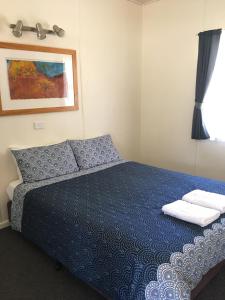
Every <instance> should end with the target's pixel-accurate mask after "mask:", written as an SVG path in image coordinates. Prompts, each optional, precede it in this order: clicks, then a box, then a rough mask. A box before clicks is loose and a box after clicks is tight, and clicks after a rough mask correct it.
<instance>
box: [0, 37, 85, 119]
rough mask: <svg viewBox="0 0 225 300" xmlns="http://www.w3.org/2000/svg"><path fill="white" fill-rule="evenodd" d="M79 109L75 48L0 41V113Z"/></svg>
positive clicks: (18, 113)
mask: <svg viewBox="0 0 225 300" xmlns="http://www.w3.org/2000/svg"><path fill="white" fill-rule="evenodd" d="M78 109H79V105H78V80H77V57H76V51H75V50H70V49H61V48H52V47H43V46H34V45H24V44H15V43H5V42H0V116H8V115H21V114H35V113H48V112H61V111H73V110H78Z"/></svg>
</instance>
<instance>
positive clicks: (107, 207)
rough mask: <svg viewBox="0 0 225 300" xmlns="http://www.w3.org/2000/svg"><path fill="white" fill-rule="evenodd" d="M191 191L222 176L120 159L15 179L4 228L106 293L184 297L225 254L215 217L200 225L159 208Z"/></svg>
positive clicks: (223, 187)
mask: <svg viewBox="0 0 225 300" xmlns="http://www.w3.org/2000/svg"><path fill="white" fill-rule="evenodd" d="M194 189H202V190H206V191H211V192H216V193H220V194H224V195H225V183H224V182H220V181H215V180H209V179H205V178H201V177H194V176H191V175H187V174H182V173H177V172H172V171H169V170H164V169H160V168H156V167H151V166H147V165H143V164H139V163H136V162H128V161H122V160H121V161H119V162H116V163H111V164H107V165H105V166H100V167H96V168H92V169H89V170H86V171H83V172H82V171H81V172H78V174H77V173H76V174H70V175H66V176H60V177H57V178H56V179H48V180H43V181H41V182H36V183H26V184H24V183H23V184H19V185H17V186H16V187H15V190H14V196H13V203H12V228H13V229H15V230H18V231H20V232H21V233H22V235H23V236H24V237H25V238H27V239H29V240H30V241H32V242H33V243H35V244H36V245H37V246H39V247H40V248H41V249H43V251H45V252H46V253H47V254H48V255H49V256H51V257H52V258H53V259H55V260H56V261H58V262H60V263H61V264H62V265H63V266H65V267H66V268H67V269H68V270H69V271H70V272H71V273H72V274H73V275H74V276H76V277H78V278H80V279H81V280H83V281H84V282H86V283H87V284H89V285H90V286H92V287H93V288H95V289H96V290H98V291H99V292H100V293H101V294H103V295H104V296H105V297H106V298H107V299H120V300H123V299H124V300H125V299H126V300H134V299H135V300H136V299H140V300H142V299H146V300H150V299H151V300H161V299H172V300H188V299H190V298H191V292H192V297H195V295H196V294H197V293H198V292H199V287H201V286H202V285H203V284H204V283H202V278H203V276H204V275H205V274H207V272H208V271H209V270H211V269H213V268H214V269H213V273H215V272H216V271H217V269H218V268H220V267H221V266H222V265H223V261H224V259H225V219H224V216H223V215H222V216H221V217H220V219H218V220H217V221H216V222H214V224H211V225H209V226H207V227H205V228H204V229H203V228H201V227H199V226H197V225H194V224H190V223H187V222H183V221H181V220H177V219H174V218H172V217H169V216H166V215H164V214H163V213H162V212H161V207H162V205H164V204H166V203H169V202H172V201H174V200H176V199H179V198H181V197H182V196H183V195H184V194H185V193H188V192H190V191H191V190H194ZM215 267H216V268H215ZM211 274H212V272H211ZM210 276H211V275H210ZM208 278H209V276H208ZM196 287H197V288H196Z"/></svg>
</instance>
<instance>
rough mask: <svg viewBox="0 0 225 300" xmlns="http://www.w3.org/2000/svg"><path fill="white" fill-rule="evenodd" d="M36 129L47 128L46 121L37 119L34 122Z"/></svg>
mask: <svg viewBox="0 0 225 300" xmlns="http://www.w3.org/2000/svg"><path fill="white" fill-rule="evenodd" d="M33 126H34V129H45V122H42V121H37V122H34V123H33Z"/></svg>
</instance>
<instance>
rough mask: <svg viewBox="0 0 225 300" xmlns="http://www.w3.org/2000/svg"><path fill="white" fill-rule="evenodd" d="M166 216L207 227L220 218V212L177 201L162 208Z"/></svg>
mask: <svg viewBox="0 0 225 300" xmlns="http://www.w3.org/2000/svg"><path fill="white" fill-rule="evenodd" d="M162 211H163V212H164V214H166V215H169V216H172V217H175V218H177V219H181V220H183V221H187V222H190V223H194V224H197V225H200V226H201V227H205V226H207V225H209V224H210V223H212V222H213V221H215V220H216V219H218V218H219V216H220V212H219V211H218V210H215V209H211V208H206V207H202V206H199V205H194V204H191V203H188V202H185V201H183V200H177V201H175V202H173V203H170V204H166V205H164V206H163V207H162Z"/></svg>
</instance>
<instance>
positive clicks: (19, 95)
mask: <svg viewBox="0 0 225 300" xmlns="http://www.w3.org/2000/svg"><path fill="white" fill-rule="evenodd" d="M7 65H8V68H7V69H8V80H9V90H10V97H11V100H20V99H45V98H64V97H66V96H67V89H68V86H67V80H66V74H65V65H64V63H55V62H45V61H28V60H27V61H26V60H10V59H8V60H7Z"/></svg>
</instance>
